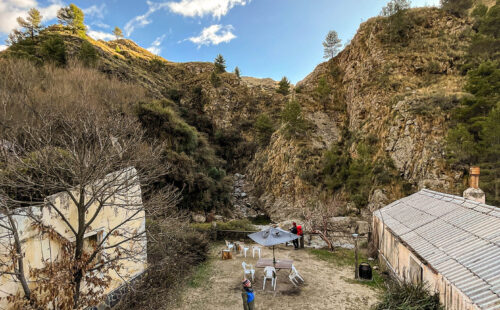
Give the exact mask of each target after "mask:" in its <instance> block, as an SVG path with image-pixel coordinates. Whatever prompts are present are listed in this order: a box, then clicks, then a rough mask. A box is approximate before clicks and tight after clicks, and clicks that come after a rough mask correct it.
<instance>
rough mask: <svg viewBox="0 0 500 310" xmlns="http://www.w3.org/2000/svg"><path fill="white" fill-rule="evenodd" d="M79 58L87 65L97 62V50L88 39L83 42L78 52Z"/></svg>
mask: <svg viewBox="0 0 500 310" xmlns="http://www.w3.org/2000/svg"><path fill="white" fill-rule="evenodd" d="M78 59H80V61H81V62H82V63H83V64H84V65H86V66H93V65H95V64H96V63H97V59H98V56H97V51H96V50H95V48H94V46H93V45H92V44H91V43H90V42H88V41H86V40H85V41H83V42H82V45H81V46H80V52H79V53H78Z"/></svg>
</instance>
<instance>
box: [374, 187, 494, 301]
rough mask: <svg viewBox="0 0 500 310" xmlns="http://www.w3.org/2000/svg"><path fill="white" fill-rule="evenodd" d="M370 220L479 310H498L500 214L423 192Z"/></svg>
mask: <svg viewBox="0 0 500 310" xmlns="http://www.w3.org/2000/svg"><path fill="white" fill-rule="evenodd" d="M373 215H374V216H376V217H377V218H379V219H380V220H381V221H383V222H384V224H385V225H386V226H387V227H388V228H390V229H391V230H392V231H393V232H394V233H395V234H396V235H397V236H398V237H400V238H401V239H402V240H403V241H404V242H406V243H407V244H408V245H409V247H410V248H411V249H412V250H413V251H415V252H416V254H418V255H419V256H420V257H422V258H423V259H424V260H426V261H427V263H428V264H429V265H430V266H431V267H432V268H434V269H435V270H436V271H437V272H439V273H440V274H442V275H443V276H444V277H445V278H446V279H448V280H449V281H450V282H451V283H453V285H455V287H456V288H457V289H459V290H460V291H462V292H463V293H464V294H465V295H467V296H468V297H469V298H470V299H471V300H472V302H474V303H475V304H476V305H477V306H478V307H479V308H480V309H485V310H493V309H500V208H497V207H494V206H489V205H486V204H482V203H478V202H475V201H472V200H467V199H464V198H462V197H459V196H453V195H449V194H443V193H439V192H435V191H431V190H427V189H424V190H421V191H420V192H418V193H415V194H413V195H410V196H408V197H405V198H402V199H400V200H397V201H395V202H393V203H391V204H389V205H387V206H386V207H384V208H382V209H380V210H377V211H375V212H374V213H373Z"/></svg>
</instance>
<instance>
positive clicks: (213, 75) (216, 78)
mask: <svg viewBox="0 0 500 310" xmlns="http://www.w3.org/2000/svg"><path fill="white" fill-rule="evenodd" d="M210 83H212V86H213V87H215V88H218V87H220V86H221V85H222V79H221V78H220V77H219V76H218V75H217V73H215V71H213V72H212V73H211V74H210Z"/></svg>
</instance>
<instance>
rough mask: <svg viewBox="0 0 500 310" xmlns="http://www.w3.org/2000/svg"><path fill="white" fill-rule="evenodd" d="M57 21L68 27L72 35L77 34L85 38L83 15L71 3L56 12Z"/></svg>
mask: <svg viewBox="0 0 500 310" xmlns="http://www.w3.org/2000/svg"><path fill="white" fill-rule="evenodd" d="M57 19H58V20H59V22H60V23H61V24H63V25H66V26H68V28H69V29H71V31H72V32H73V33H75V34H78V35H79V36H81V37H85V34H86V27H85V24H84V21H85V15H84V14H83V11H82V10H81V9H80V8H79V7H77V6H76V5H74V4H73V3H71V4H70V5H69V6H67V7H63V8H61V9H59V11H57Z"/></svg>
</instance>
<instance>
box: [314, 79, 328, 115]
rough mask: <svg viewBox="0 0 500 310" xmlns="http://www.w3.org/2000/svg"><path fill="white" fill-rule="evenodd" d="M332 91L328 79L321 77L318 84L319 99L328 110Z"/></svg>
mask: <svg viewBox="0 0 500 310" xmlns="http://www.w3.org/2000/svg"><path fill="white" fill-rule="evenodd" d="M331 91H332V90H331V88H330V85H328V82H327V81H326V79H325V78H324V77H322V78H320V79H319V81H318V86H317V87H316V93H317V94H318V97H319V101H320V103H321V104H322V105H323V109H324V110H326V107H327V104H328V101H329V98H330V97H329V96H330V93H331Z"/></svg>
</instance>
